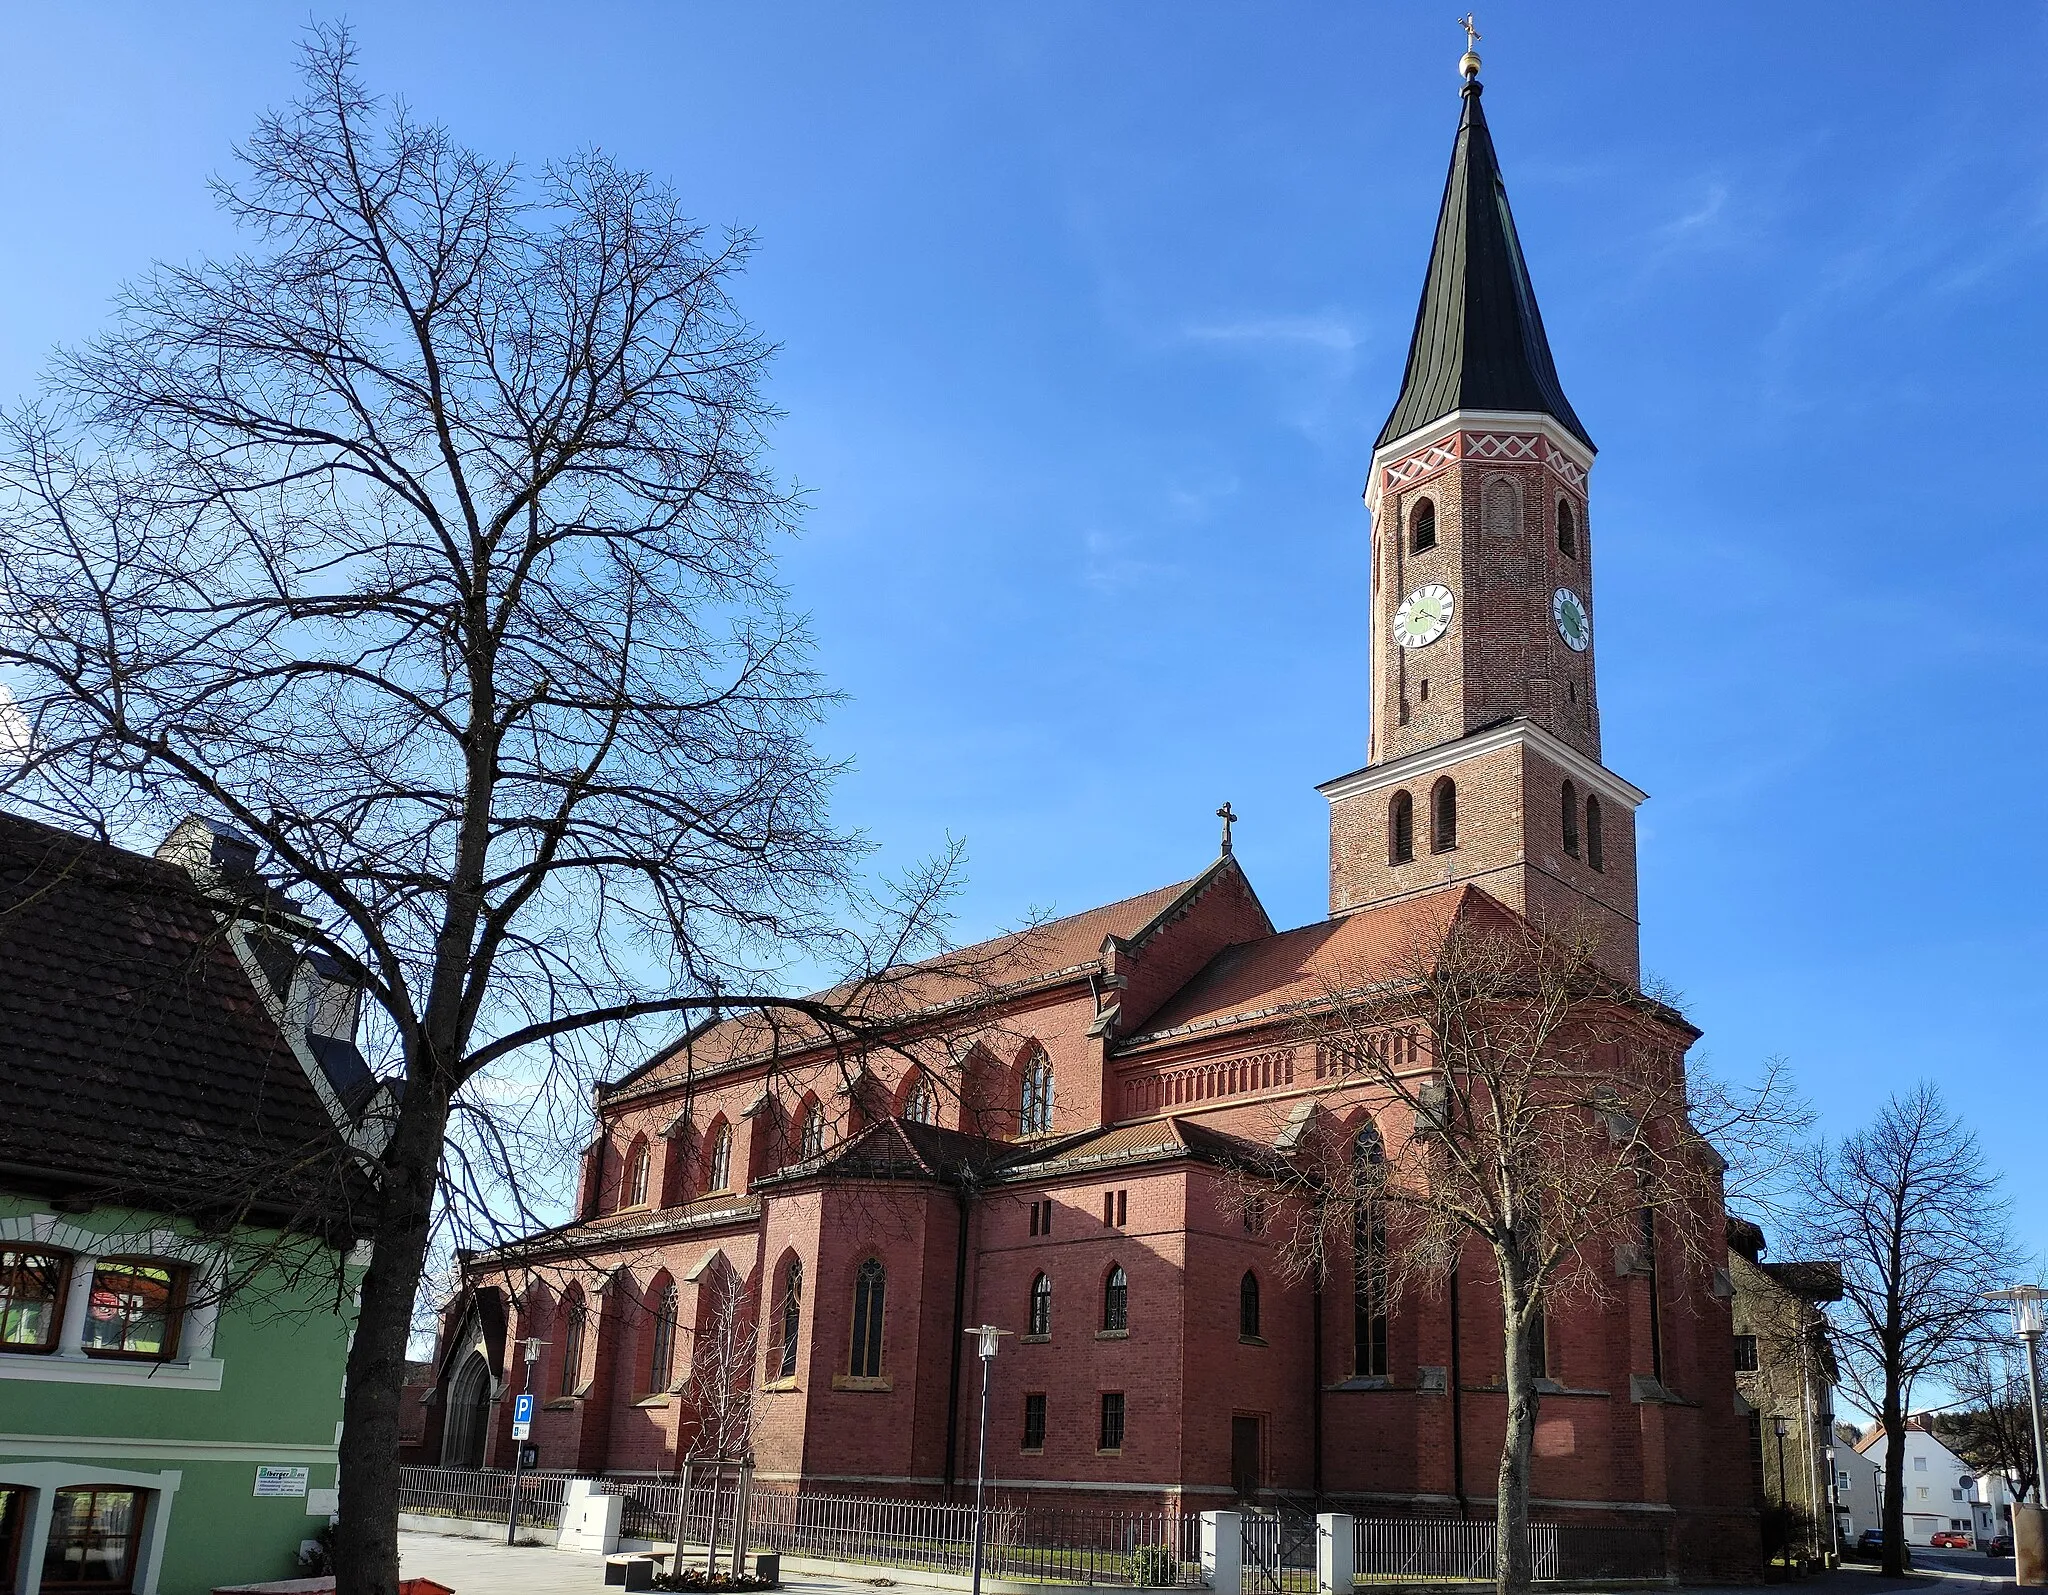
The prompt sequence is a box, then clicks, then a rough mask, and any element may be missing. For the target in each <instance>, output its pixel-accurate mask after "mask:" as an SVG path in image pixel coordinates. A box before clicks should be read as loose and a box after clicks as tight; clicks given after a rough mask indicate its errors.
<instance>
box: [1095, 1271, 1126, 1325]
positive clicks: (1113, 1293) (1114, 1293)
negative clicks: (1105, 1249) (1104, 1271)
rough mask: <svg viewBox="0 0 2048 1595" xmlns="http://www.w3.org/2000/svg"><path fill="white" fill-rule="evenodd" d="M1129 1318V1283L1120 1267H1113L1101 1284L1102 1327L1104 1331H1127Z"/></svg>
mask: <svg viewBox="0 0 2048 1595" xmlns="http://www.w3.org/2000/svg"><path fill="white" fill-rule="evenodd" d="M1130 1318H1131V1287H1130V1283H1129V1282H1128V1281H1127V1280H1126V1279H1125V1278H1124V1271H1123V1268H1122V1266H1121V1265H1117V1266H1113V1267H1112V1268H1111V1269H1110V1271H1109V1277H1108V1278H1107V1279H1105V1280H1104V1281H1103V1282H1102V1327H1103V1328H1104V1329H1105V1330H1123V1329H1128V1328H1130Z"/></svg>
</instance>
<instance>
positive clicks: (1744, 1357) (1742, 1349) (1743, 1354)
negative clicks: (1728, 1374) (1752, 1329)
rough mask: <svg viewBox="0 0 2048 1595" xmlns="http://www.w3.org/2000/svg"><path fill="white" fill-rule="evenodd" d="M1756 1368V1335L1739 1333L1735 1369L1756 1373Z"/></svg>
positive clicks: (1740, 1371)
mask: <svg viewBox="0 0 2048 1595" xmlns="http://www.w3.org/2000/svg"><path fill="white" fill-rule="evenodd" d="M1756 1370H1757V1360H1756V1336H1754V1335H1737V1336H1736V1337H1735V1371H1736V1372H1737V1373H1755V1372H1756Z"/></svg>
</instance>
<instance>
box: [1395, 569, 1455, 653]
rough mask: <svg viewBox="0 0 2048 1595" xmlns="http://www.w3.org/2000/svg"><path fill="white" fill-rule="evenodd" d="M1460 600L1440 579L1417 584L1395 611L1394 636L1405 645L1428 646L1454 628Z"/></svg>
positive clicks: (1407, 646) (1410, 646)
mask: <svg viewBox="0 0 2048 1595" xmlns="http://www.w3.org/2000/svg"><path fill="white" fill-rule="evenodd" d="M1456 608H1457V600H1456V599H1454V598H1453V597H1451V590H1450V588H1448V587H1446V586H1444V585H1442V584H1441V583H1440V582H1431V583H1429V585H1428V586H1426V587H1418V588H1416V589H1415V591H1414V592H1412V593H1410V594H1409V595H1408V596H1407V597H1406V598H1404V599H1402V600H1401V607H1400V608H1399V609H1397V610H1395V611H1394V637H1395V639H1396V640H1397V641H1398V642H1399V643H1400V644H1401V646H1402V647H1403V648H1427V647H1428V646H1429V645H1430V644H1431V643H1433V642H1435V641H1436V640H1437V638H1439V637H1441V636H1442V635H1443V634H1444V633H1445V632H1447V631H1449V630H1450V629H1451V615H1452V613H1453V612H1454V611H1455V610H1456Z"/></svg>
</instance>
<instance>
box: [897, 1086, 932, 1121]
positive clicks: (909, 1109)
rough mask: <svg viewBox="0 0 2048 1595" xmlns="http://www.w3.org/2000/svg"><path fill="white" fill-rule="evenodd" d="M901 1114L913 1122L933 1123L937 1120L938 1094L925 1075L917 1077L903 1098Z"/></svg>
mask: <svg viewBox="0 0 2048 1595" xmlns="http://www.w3.org/2000/svg"><path fill="white" fill-rule="evenodd" d="M903 1116H904V1118H906V1119H908V1120H910V1121H911V1123H913V1124H934V1123H936V1122H937V1121H938V1117H939V1103H938V1096H937V1093H935V1092H934V1091H933V1090H932V1083H931V1081H930V1080H928V1079H926V1078H925V1076H923V1075H919V1076H918V1077H917V1080H916V1082H915V1083H914V1084H913V1085H912V1086H911V1088H910V1095H909V1096H908V1097H906V1098H904V1101H903Z"/></svg>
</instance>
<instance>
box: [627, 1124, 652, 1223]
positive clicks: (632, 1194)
mask: <svg viewBox="0 0 2048 1595" xmlns="http://www.w3.org/2000/svg"><path fill="white" fill-rule="evenodd" d="M647 1164H648V1152H647V1137H646V1136H644V1135H643V1136H640V1137H638V1138H637V1139H636V1140H635V1141H634V1142H633V1150H632V1151H630V1152H628V1153H627V1154H626V1200H625V1203H624V1205H625V1206H627V1207H645V1206H646V1205H647Z"/></svg>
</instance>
